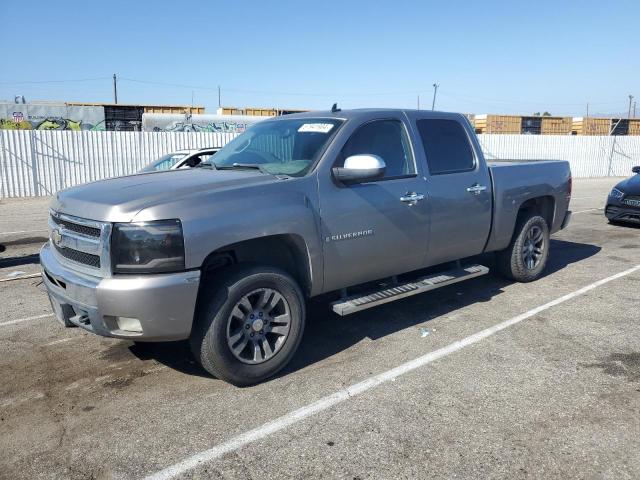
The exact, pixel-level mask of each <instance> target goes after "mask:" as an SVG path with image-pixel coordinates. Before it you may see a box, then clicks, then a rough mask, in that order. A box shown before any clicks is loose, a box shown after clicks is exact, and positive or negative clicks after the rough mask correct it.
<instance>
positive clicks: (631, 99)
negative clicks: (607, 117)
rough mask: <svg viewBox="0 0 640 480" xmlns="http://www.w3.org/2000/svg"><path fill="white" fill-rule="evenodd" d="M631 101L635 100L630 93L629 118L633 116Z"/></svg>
mask: <svg viewBox="0 0 640 480" xmlns="http://www.w3.org/2000/svg"><path fill="white" fill-rule="evenodd" d="M631 102H633V95H629V113H628V114H627V118H631Z"/></svg>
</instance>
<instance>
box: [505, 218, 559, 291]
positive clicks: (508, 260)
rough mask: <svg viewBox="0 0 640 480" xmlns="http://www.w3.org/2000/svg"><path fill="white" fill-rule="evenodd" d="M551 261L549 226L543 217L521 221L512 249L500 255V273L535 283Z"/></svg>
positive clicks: (517, 279)
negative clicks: (548, 261)
mask: <svg viewBox="0 0 640 480" xmlns="http://www.w3.org/2000/svg"><path fill="white" fill-rule="evenodd" d="M548 258H549V226H548V225H547V221H546V220H545V219H544V218H542V217H541V216H539V215H530V216H527V217H523V218H521V219H520V220H519V221H518V223H517V225H516V232H515V234H514V236H513V239H512V240H511V243H510V244H509V246H508V247H507V248H506V249H504V250H502V251H500V252H497V254H496V263H497V267H498V270H499V271H500V273H501V274H502V275H503V276H505V277H507V278H509V279H510V280H515V281H517V282H531V281H533V280H536V279H537V278H538V277H540V275H541V274H542V272H543V270H544V268H545V266H546V264H547V259H548Z"/></svg>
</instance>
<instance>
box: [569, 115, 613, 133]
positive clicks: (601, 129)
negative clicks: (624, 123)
mask: <svg viewBox="0 0 640 480" xmlns="http://www.w3.org/2000/svg"><path fill="white" fill-rule="evenodd" d="M610 131H611V119H610V118H594V117H573V125H572V127H571V133H572V134H573V135H609V132H610Z"/></svg>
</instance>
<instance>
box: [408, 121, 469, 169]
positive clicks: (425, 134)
mask: <svg viewBox="0 0 640 480" xmlns="http://www.w3.org/2000/svg"><path fill="white" fill-rule="evenodd" d="M416 124H417V127H418V132H419V133H420V138H421V139H422V145H423V147H424V153H425V156H426V157H427V165H428V166H429V173H430V174H431V175H445V174H448V173H457V172H466V171H469V170H473V169H474V168H475V158H474V155H473V150H472V149H471V145H470V144H469V137H468V136H467V132H466V131H465V129H464V127H463V126H462V125H461V124H460V123H459V122H457V121H455V120H438V119H425V120H418V121H417V122H416Z"/></svg>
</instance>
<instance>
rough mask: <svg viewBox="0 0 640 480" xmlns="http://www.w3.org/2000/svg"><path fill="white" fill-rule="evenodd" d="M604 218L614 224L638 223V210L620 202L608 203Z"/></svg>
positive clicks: (639, 219) (639, 210) (639, 218)
mask: <svg viewBox="0 0 640 480" xmlns="http://www.w3.org/2000/svg"><path fill="white" fill-rule="evenodd" d="M604 214H605V216H606V217H607V218H608V219H609V220H611V221H614V222H630V223H640V208H637V207H631V206H629V205H625V204H623V203H621V202H617V203H613V202H609V203H608V204H607V206H606V208H605V210H604Z"/></svg>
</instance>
